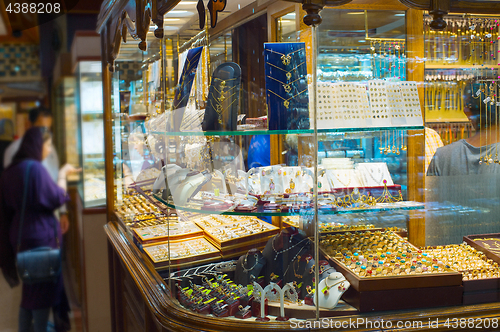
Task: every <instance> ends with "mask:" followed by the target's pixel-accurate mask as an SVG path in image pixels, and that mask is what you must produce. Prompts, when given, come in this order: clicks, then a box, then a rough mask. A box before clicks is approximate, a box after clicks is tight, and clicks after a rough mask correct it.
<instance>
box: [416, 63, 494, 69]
mask: <svg viewBox="0 0 500 332" xmlns="http://www.w3.org/2000/svg"><path fill="white" fill-rule="evenodd" d="M491 68H495V69H498V68H500V66H499V65H458V64H456V65H451V64H449V65H446V64H432V65H431V64H426V65H425V69H464V70H467V69H491Z"/></svg>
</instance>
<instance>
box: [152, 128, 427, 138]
mask: <svg viewBox="0 0 500 332" xmlns="http://www.w3.org/2000/svg"><path fill="white" fill-rule="evenodd" d="M421 129H424V126H398V127H363V128H333V129H318V134H328V133H345V132H356V131H382V130H421ZM151 133H152V134H153V135H166V136H246V135H286V134H313V133H314V130H313V129H294V130H265V129H261V130H241V131H180V132H163V131H153V132H151Z"/></svg>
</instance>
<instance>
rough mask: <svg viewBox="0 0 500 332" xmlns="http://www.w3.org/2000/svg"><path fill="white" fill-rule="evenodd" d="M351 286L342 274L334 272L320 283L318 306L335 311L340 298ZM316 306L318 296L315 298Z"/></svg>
mask: <svg viewBox="0 0 500 332" xmlns="http://www.w3.org/2000/svg"><path fill="white" fill-rule="evenodd" d="M350 285H351V284H350V283H349V281H347V280H346V278H345V277H344V276H343V275H342V273H340V272H333V273H330V274H329V275H328V277H326V278H324V279H323V280H321V281H320V282H319V285H318V289H319V290H320V292H318V306H319V307H320V308H325V309H333V308H335V306H337V303H339V300H340V297H341V296H342V294H344V292H345V291H346V290H347V289H348V288H349V286H350ZM313 301H314V304H316V296H313Z"/></svg>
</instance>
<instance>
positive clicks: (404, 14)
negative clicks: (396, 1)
mask: <svg viewBox="0 0 500 332" xmlns="http://www.w3.org/2000/svg"><path fill="white" fill-rule="evenodd" d="M394 16H405V14H394Z"/></svg>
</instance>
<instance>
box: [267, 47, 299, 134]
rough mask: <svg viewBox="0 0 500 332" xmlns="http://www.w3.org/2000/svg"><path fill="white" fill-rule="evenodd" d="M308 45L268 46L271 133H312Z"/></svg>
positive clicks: (268, 101)
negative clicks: (300, 130) (308, 131)
mask: <svg viewBox="0 0 500 332" xmlns="http://www.w3.org/2000/svg"><path fill="white" fill-rule="evenodd" d="M305 47H306V46H305V43H264V59H265V71H266V96H267V106H268V109H269V112H268V114H269V129H271V130H290V129H309V98H308V84H307V63H306V49H305Z"/></svg>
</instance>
